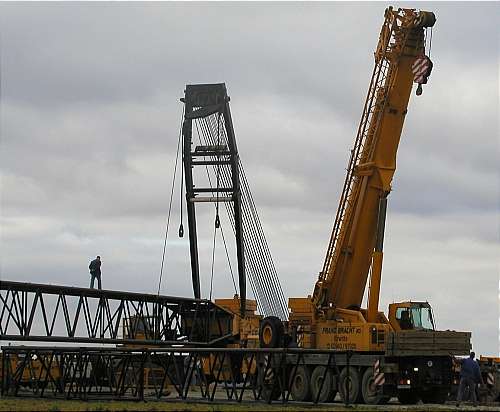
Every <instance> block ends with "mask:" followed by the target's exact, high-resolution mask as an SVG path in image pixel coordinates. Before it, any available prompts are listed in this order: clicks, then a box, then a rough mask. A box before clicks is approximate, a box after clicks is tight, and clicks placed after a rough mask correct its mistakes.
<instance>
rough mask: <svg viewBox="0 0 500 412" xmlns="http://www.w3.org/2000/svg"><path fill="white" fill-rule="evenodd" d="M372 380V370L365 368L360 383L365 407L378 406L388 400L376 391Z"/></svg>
mask: <svg viewBox="0 0 500 412" xmlns="http://www.w3.org/2000/svg"><path fill="white" fill-rule="evenodd" d="M374 378H375V377H374V375H373V368H366V370H365V373H364V374H363V379H362V381H361V391H362V392H363V400H364V401H365V403H366V404H367V405H380V404H383V403H384V401H385V402H386V401H387V400H388V399H387V400H386V397H384V396H383V395H382V394H381V393H378V391H377V390H376V388H375V386H374Z"/></svg>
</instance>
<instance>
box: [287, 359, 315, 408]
mask: <svg viewBox="0 0 500 412" xmlns="http://www.w3.org/2000/svg"><path fill="white" fill-rule="evenodd" d="M292 373H293V372H292ZM290 395H291V396H292V399H293V400H294V401H298V402H305V401H309V400H310V399H311V370H310V369H309V368H308V367H307V366H303V365H301V366H298V367H297V370H296V372H295V376H293V381H292V382H291V385H290Z"/></svg>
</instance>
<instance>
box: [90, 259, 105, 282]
mask: <svg viewBox="0 0 500 412" xmlns="http://www.w3.org/2000/svg"><path fill="white" fill-rule="evenodd" d="M89 270H90V289H93V288H94V280H95V279H96V278H97V288H98V289H102V283H101V257H100V256H97V257H96V258H95V259H94V260H93V261H92V262H90V265H89Z"/></svg>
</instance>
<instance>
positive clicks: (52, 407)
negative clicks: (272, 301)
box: [0, 398, 498, 412]
mask: <svg viewBox="0 0 500 412" xmlns="http://www.w3.org/2000/svg"><path fill="white" fill-rule="evenodd" d="M354 410H355V411H358V410H359V411H365V412H367V411H400V410H403V411H419V412H424V411H436V410H437V411H455V410H456V411H459V410H460V411H463V410H474V411H496V410H498V409H496V408H495V407H484V406H482V407H481V406H480V407H477V408H473V407H472V406H470V405H462V406H461V407H460V408H456V407H455V405H454V404H448V405H413V406H402V405H398V404H391V405H384V406H378V407H373V406H368V405H354V406H351V407H344V406H343V405H342V404H339V403H335V404H328V405H322V406H314V405H312V404H309V405H308V404H301V405H297V404H296V405H291V404H288V405H286V406H283V405H281V404H279V403H276V404H274V405H267V404H265V403H260V402H258V403H257V402H253V403H251V402H246V403H242V404H234V403H230V404H228V403H215V404H207V403H194V402H161V401H149V402H124V401H89V402H84V401H65V400H48V399H19V398H3V399H0V411H49V412H57V411H223V412H229V411H236V412H237V411H255V412H257V411H286V412H298V411H354Z"/></svg>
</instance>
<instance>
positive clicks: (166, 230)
mask: <svg viewBox="0 0 500 412" xmlns="http://www.w3.org/2000/svg"><path fill="white" fill-rule="evenodd" d="M183 120H184V106H183V107H182V115H181V122H180V126H179V138H178V139H177V153H176V155H175V165H174V175H173V177H172V187H171V189H170V202H169V205H168V214H167V224H166V226H165V240H164V241H163V254H162V257H161V268H160V276H159V280H158V292H157V295H158V296H159V295H160V289H161V281H162V278H163V268H164V264H165V252H166V250H167V238H168V228H169V226H170V215H171V212H172V199H173V197H174V189H175V177H176V174H177V163H178V161H179V148H180V145H181V136H182V122H183ZM181 167H182V166H181Z"/></svg>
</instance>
